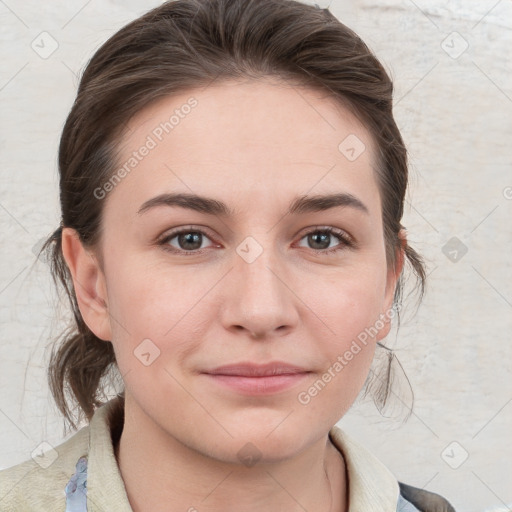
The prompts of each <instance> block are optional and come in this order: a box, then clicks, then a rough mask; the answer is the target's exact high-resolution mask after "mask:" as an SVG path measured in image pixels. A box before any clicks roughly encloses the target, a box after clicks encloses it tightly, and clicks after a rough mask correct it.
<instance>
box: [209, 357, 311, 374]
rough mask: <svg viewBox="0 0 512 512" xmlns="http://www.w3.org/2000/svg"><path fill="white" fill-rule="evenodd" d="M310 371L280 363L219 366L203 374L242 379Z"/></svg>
mask: <svg viewBox="0 0 512 512" xmlns="http://www.w3.org/2000/svg"><path fill="white" fill-rule="evenodd" d="M307 372H308V370H306V369H305V368H301V367H300V366H295V365H292V364H288V363H283V362H280V361H276V362H271V363H266V364H254V363H246V362H241V363H234V364H227V365H224V366H218V367H217V368H213V369H212V370H207V371H205V372H203V373H208V374H210V375H238V376H241V377H266V376H272V375H290V374H294V373H307Z"/></svg>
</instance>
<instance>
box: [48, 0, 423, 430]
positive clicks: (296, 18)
mask: <svg viewBox="0 0 512 512" xmlns="http://www.w3.org/2000/svg"><path fill="white" fill-rule="evenodd" d="M271 76H272V77H278V78H280V79H284V80H285V81H287V82H289V83H296V84H298V85H301V86H306V87H311V88H314V89H320V90H323V91H325V92H326V93H327V94H328V95H329V96H330V97H332V98H334V99H337V100H338V101H339V102H341V103H342V104H343V105H344V106H345V107H347V106H348V108H350V109H351V110H352V111H353V112H354V113H355V114H356V116H357V117H358V118H359V119H360V121H361V122H362V123H363V124H364V125H365V126H366V128H367V129H368V130H369V131H370V133H371V134H372V136H373V138H374V141H375V146H376V147H377V153H378V154H377V159H378V168H377V169H376V174H377V180H378V185H379V190H380V194H381V200H382V216H383V230H384V238H385V243H386V257H387V264H388V266H394V265H395V264H396V261H395V259H396V250H397V249H398V248H400V247H403V249H404V251H405V257H406V259H407V260H408V262H409V265H410V266H411V267H412V269H413V271H414V273H415V274H416V277H417V278H418V281H419V285H420V286H419V287H417V288H416V289H417V290H419V291H420V299H421V297H422V296H423V294H424V289H425V269H424V264H423V260H422V258H421V257H420V256H419V255H418V254H417V253H416V252H415V251H414V250H413V249H412V248H411V247H409V245H407V244H405V245H402V242H401V240H400V239H399V237H398V233H399V231H400V229H401V228H402V225H401V223H400V220H401V218H402V214H403V204H404V197H405V192H406V188H407V181H408V166H407V153H406V149H405V146H404V144H403V141H402V137H401V135H400V132H399V130H398V128H397V125H396V123H395V121H394V118H393V114H392V93H393V85H392V82H391V80H390V78H389V77H388V75H387V73H386V72H385V70H384V68H383V67H382V65H381V64H380V62H379V61H378V60H377V58H376V57H375V56H374V55H373V53H372V52H371V51H370V50H369V48H368V47H367V46H366V45H365V43H364V42H363V41H362V40H361V39H360V38H359V37H358V36H357V35H356V34H355V33H354V32H353V31H352V30H350V29H349V28H347V27H346V26H345V25H343V24H342V23H341V22H340V21H339V20H338V19H337V18H335V17H334V16H333V15H332V14H331V13H330V12H329V11H328V10H327V9H320V8H318V7H316V6H315V7H313V6H308V5H305V4H302V3H299V2H296V1H294V0H174V1H168V2H165V3H164V4H162V5H161V6H160V7H157V8H155V9H153V10H151V11H149V12H147V13H146V14H145V15H143V16H142V17H140V18H138V19H136V20H135V21H133V22H131V23H129V24H128V25H126V26H125V27H123V28H122V29H121V30H119V31H118V32H117V33H116V34H114V35H113V36H112V37H111V38H110V39H109V40H108V41H107V42H105V43H104V44H103V45H102V46H101V47H100V48H99V50H98V51H97V52H96V53H95V54H94V56H93V57H92V58H91V60H90V61H89V63H88V65H87V66H86V68H85V70H84V71H83V74H82V77H81V80H80V83H79V87H78V92H77V97H76V99H75V102H74V104H73V107H72V109H71V111H70V113H69V115H68V118H67V120H66V123H65V126H64V129H63V132H62V137H61V140H60V147H59V161H58V164H59V172H60V203H61V210H62V221H61V226H60V227H59V228H58V229H57V230H56V231H55V232H54V233H53V234H52V235H51V236H50V237H49V238H48V240H47V241H46V243H45V244H44V245H43V247H42V250H45V251H48V253H49V258H50V260H51V265H52V274H53V277H54V280H55V282H56V283H57V284H58V283H60V284H61V285H62V286H63V287H64V291H65V293H66V295H67V297H68V298H69V301H70V303H71V308H72V311H73V314H74V320H75V323H74V325H73V326H71V327H70V328H69V329H68V330H67V331H66V332H65V333H64V334H63V336H62V342H61V343H60V344H59V345H54V346H53V351H52V354H51V359H50V365H49V369H48V379H49V385H50V390H51V392H52V394H53V397H54V399H55V401H56V404H57V406H58V408H59V410H60V411H61V412H62V414H63V415H64V416H65V418H66V419H67V420H68V421H69V422H70V424H71V425H72V426H73V428H75V429H76V428H77V427H76V424H75V422H74V421H73V417H72V410H71V408H70V406H69V405H68V402H67V399H66V394H70V397H69V398H70V399H71V400H72V402H73V403H74V405H75V407H76V405H78V409H79V410H78V416H79V419H80V418H82V417H83V414H85V416H86V417H87V419H88V420H90V419H91V417H92V415H93V413H94V410H95V408H96V407H97V406H99V405H101V404H102V402H101V400H100V399H99V392H101V391H102V385H101V382H102V379H103V378H104V377H106V376H107V375H108V374H109V370H111V369H116V366H117V365H116V361H115V357H114V351H113V347H112V343H110V342H105V341H102V340H100V339H98V338H97V337H96V336H95V335H94V334H93V333H92V332H91V331H90V329H89V328H88V327H87V325H86V324H85V322H84V320H83V318H82V316H81V314H80V310H79V308H78V305H77V300H76V296H75V293H74V289H73V283H72V280H71V276H70V273H69V270H68V268H67V265H66V263H65V261H64V258H63V255H62V247H61V234H62V228H63V227H70V228H73V229H75V230H76V231H77V233H78V234H79V236H80V239H81V241H82V243H83V244H84V245H86V246H88V247H90V248H92V247H97V244H98V241H99V239H100V236H101V217H102V207H103V205H104V201H101V200H98V199H97V198H96V196H95V194H94V191H95V189H97V188H98V187H100V186H101V185H102V184H104V183H106V182H107V180H108V179H109V177H111V176H112V175H113V173H114V171H115V169H116V165H117V162H116V155H117V153H116V152H117V150H118V144H119V142H120V139H121V136H122V134H123V129H124V128H125V126H126V123H127V122H128V121H129V120H130V118H131V117H132V116H134V115H135V114H136V113H137V112H139V111H140V110H141V109H142V108H144V107H146V106H147V105H149V104H150V103H151V102H154V101H155V100H157V99H160V98H162V97H164V96H168V95H172V94H175V93H179V92H184V91H187V90H189V89H192V88H197V87H202V86H205V87H206V86H208V85H209V84H211V83H212V82H213V81H214V80H217V81H220V82H222V80H230V79H240V78H253V79H258V78H262V77H271ZM340 142H341V141H340ZM403 274H404V272H403V271H402V274H401V276H400V279H399V281H398V283H397V287H396V289H395V297H394V299H395V304H399V303H400V301H401V298H402V289H403ZM389 386H390V375H389V368H388V370H387V375H386V377H385V379H384V385H383V386H379V387H378V390H380V391H378V392H377V393H376V396H375V398H374V399H375V400H376V403H378V404H379V403H380V405H381V406H382V404H385V402H386V399H387V397H388V394H389Z"/></svg>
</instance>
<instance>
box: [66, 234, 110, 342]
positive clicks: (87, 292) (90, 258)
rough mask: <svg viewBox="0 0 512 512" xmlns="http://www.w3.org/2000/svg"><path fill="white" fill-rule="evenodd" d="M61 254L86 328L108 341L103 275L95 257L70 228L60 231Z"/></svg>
mask: <svg viewBox="0 0 512 512" xmlns="http://www.w3.org/2000/svg"><path fill="white" fill-rule="evenodd" d="M62 254H63V256H64V259H65V261H66V264H67V266H68V268H69V271H70V273H71V277H72V279H73V286H74V289H75V294H76V298H77V302H78V307H79V308H80V313H81V314H82V318H83V319H84V322H85V323H86V324H87V327H89V329H90V330H91V331H92V332H93V333H94V334H95V335H96V336H97V337H98V338H100V339H102V340H104V341H110V340H111V339H112V332H111V328H110V317H109V314H108V304H107V288H106V283H105V276H104V274H103V271H102V270H101V267H100V265H99V262H98V260H97V258H96V257H95V256H94V254H93V253H92V251H90V250H88V249H86V248H85V247H84V246H83V244H82V242H81V240H80V238H79V236H78V233H77V232H76V231H75V230H74V229H72V228H63V230H62Z"/></svg>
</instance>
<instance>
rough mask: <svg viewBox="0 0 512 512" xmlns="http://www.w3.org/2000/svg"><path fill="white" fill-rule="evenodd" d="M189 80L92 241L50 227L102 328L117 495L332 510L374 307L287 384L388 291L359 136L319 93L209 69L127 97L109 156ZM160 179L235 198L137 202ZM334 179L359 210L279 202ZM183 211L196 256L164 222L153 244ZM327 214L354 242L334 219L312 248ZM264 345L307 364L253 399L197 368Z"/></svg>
mask: <svg viewBox="0 0 512 512" xmlns="http://www.w3.org/2000/svg"><path fill="white" fill-rule="evenodd" d="M192 96H193V97H194V98H196V99H197V101H198V105H197V106H196V107H195V108H194V109H193V110H192V111H191V112H190V114H188V115H187V116H185V117H184V118H183V119H181V120H180V123H179V125H177V126H176V127H175V128H174V129H173V131H172V132H171V133H170V134H168V135H166V136H165V137H164V139H163V140H162V141H161V142H160V143H159V144H158V146H157V147H156V148H154V149H153V150H152V151H151V152H150V153H149V154H148V155H147V156H146V157H145V158H144V159H143V160H142V161H141V162H140V163H139V164H138V165H137V167H136V168H135V169H134V170H132V171H131V173H130V174H129V175H127V176H126V177H125V178H124V179H123V180H122V181H121V182H120V183H119V184H117V186H116V187H115V188H114V190H112V191H111V192H109V194H108V196H107V197H106V198H105V199H103V201H105V204H104V212H103V219H102V223H103V233H102V238H101V244H100V245H99V247H97V248H96V250H94V251H93V250H91V249H87V248H84V247H83V246H82V244H81V243H80V241H79V239H78V238H77V236H76V234H75V232H74V231H73V230H71V229H69V228H66V229H64V230H63V252H64V257H65V259H66V262H67V264H68V266H69V268H70V271H71V274H72V276H73V281H74V286H75V290H76V294H77V299H78V303H79V306H80V310H81V313H82V316H83V318H84V320H85V322H86V323H87V325H88V326H89V327H90V329H91V330H92V331H93V332H94V333H95V334H96V335H97V336H98V337H99V338H101V339H103V340H106V341H107V340H111V342H112V343H113V346H114V350H115V354H116V358H117V362H118V366H119V369H120V372H121V375H122V376H123V379H124V383H125V394H126V411H125V425H124V430H123V433H122V436H121V439H120V443H119V447H118V454H117V455H118V462H119V467H120V471H121V474H122V477H123V479H124V481H125V486H126V489H127V493H128V497H129V500H130V502H131V504H132V508H133V510H134V511H153V512H155V511H156V512H158V511H164V510H165V511H167V512H168V511H169V510H171V511H174V510H176V511H178V510H180V511H183V510H193V509H191V507H195V509H197V510H199V511H200V512H202V511H212V512H213V511H221V510H226V507H228V508H233V504H236V509H237V510H241V511H244V512H251V511H256V510H258V511H260V510H267V511H281V510H287V511H295V510H297V511H298V510H303V509H304V508H305V509H307V510H308V511H309V512H315V511H326V510H332V511H346V510H348V505H347V478H346V474H345V465H344V460H343V456H342V455H341V454H340V452H339V451H338V450H337V449H335V448H334V446H333V445H332V443H331V441H330V440H329V439H328V433H329V430H330V429H331V428H332V426H333V425H335V423H336V422H337V421H338V420H339V419H340V418H341V417H342V416H343V415H344V414H345V412H346V411H347V410H348V408H349V407H350V406H351V405H352V403H353V402H354V400H355V398H356V396H357V394H358V393H359V391H360V389H361V387H362V386H363V384H364V381H365V379H366V376H367V374H368V370H369V367H370V364H371V361H372V358H373V354H374V350H375V344H376V342H377V341H378V340H381V339H382V338H384V337H385V336H386V335H387V334H388V332H389V328H390V322H389V321H386V322H385V324H384V327H383V328H382V329H380V330H379V332H378V334H377V335H376V336H375V337H374V338H372V339H370V340H369V341H368V343H367V345H366V346H362V350H361V351H360V352H358V354H357V355H355V356H354V358H353V359H352V360H351V361H350V362H348V364H346V366H345V367H344V368H343V370H342V371H340V372H339V373H337V374H336V376H335V377H334V378H332V380H331V381H330V382H329V383H328V384H327V385H326V386H325V387H324V388H323V389H322V390H321V391H320V392H319V393H318V394H317V395H316V396H314V397H312V398H311V400H310V402H309V403H308V404H305V405H304V404H301V403H300V402H299V401H298V399H297V396H298V394H299V393H300V392H301V391H304V390H307V389H308V388H309V386H311V384H312V383H313V382H315V381H316V380H318V379H319V378H321V377H322V374H324V372H326V371H327V369H328V368H329V367H332V365H333V363H334V362H335V361H336V360H337V358H338V356H340V355H343V354H344V353H345V351H346V350H347V349H348V348H349V347H350V345H351V343H352V342H353V340H354V339H356V338H357V336H358V334H360V333H361V332H363V331H364V330H365V328H367V327H370V326H372V325H374V324H375V322H376V320H377V319H378V318H379V315H381V314H383V313H386V312H387V311H389V310H390V308H391V307H392V304H393V293H394V290H395V286H396V283H397V279H398V277H399V274H400V271H401V268H402V264H403V253H402V252H400V251H398V252H397V262H398V263H397V265H396V268H394V269H393V268H388V265H387V263H386V255H385V245H384V237H383V229H382V215H381V199H380V195H379V190H378V187H377V181H376V175H375V170H374V168H375V166H376V163H375V158H374V154H375V151H374V146H373V142H372V139H371V137H370V135H369V133H368V131H367V130H366V129H365V128H364V127H363V126H362V125H361V124H360V123H359V122H358V121H357V120H356V118H355V117H354V116H353V115H352V114H350V113H349V111H348V110H347V109H345V108H344V107H342V106H341V105H339V104H338V103H335V102H334V101H332V100H331V99H329V98H328V97H327V96H326V95H325V94H322V93H320V92H318V91H314V90H312V89H305V88H297V87H291V86H290V85H288V84H286V83H283V82H278V81H276V80H270V79H267V80H260V81H243V82H240V81H239V82H224V83H222V84H218V85H215V86H210V87H208V88H206V89H197V90H192V91H187V92H186V93H183V94H180V95H177V96H174V97H167V98H165V99H162V100H160V101H158V102H157V103H155V104H152V105H151V106H149V107H147V108H146V109H144V110H142V111H140V112H139V113H138V114H137V115H136V116H135V117H134V118H132V120H131V121H130V123H129V128H130V130H129V131H128V133H127V134H126V135H125V136H124V138H123V141H122V145H121V147H122V149H121V153H120V158H119V164H120V165H122V164H123V163H124V162H125V161H126V160H127V159H128V158H129V156H130V154H131V153H132V152H133V151H135V150H137V148H140V147H141V146H142V145H143V144H144V141H145V140H146V137H147V136H148V134H150V133H151V131H152V130H153V129H154V127H155V126H157V125H158V124H159V123H160V122H162V121H164V120H166V119H168V118H169V116H170V114H171V113H172V111H173V110H174V109H175V108H179V107H180V105H183V104H184V103H186V101H187V100H188V99H189V98H190V97H192ZM350 134H355V135H356V136H357V137H358V138H359V139H360V140H361V141H363V142H364V144H365V146H366V150H365V151H364V152H363V153H362V154H361V155H360V156H359V157H358V158H357V159H356V160H355V161H352V162H351V161H349V160H348V159H347V158H346V157H345V156H344V155H343V154H342V153H341V152H340V151H339V150H338V145H339V144H340V142H342V141H343V140H344V139H345V138H346V137H347V136H348V135H350ZM168 192H184V193H195V194H200V195H204V196H209V197H213V198H215V199H218V200H221V201H223V202H225V203H226V204H227V205H228V207H230V208H232V209H233V210H235V212H236V213H235V215H234V216H232V217H222V216H213V215H208V214H206V213H201V212H196V211H192V210H188V209H184V208H180V207H177V206H172V207H171V206H158V207H154V208H152V209H149V210H147V211H146V212H145V213H143V214H138V213H137V212H138V210H139V208H140V207H141V205H142V204H143V203H144V202H145V201H147V200H148V199H151V198H153V197H155V196H158V195H159V194H162V193H168ZM333 192H346V193H350V194H352V195H353V196H355V197H357V198H358V199H359V200H360V201H361V202H363V203H364V204H365V205H366V207H367V209H368V213H364V212H362V211H360V210H358V209H356V208H352V207H348V206H347V207H337V208H332V209H329V210H326V211H320V212H308V213H303V214H293V215H285V213H286V211H287V209H288V206H289V204H290V203H291V202H292V200H293V199H295V198H296V196H299V195H308V196H311V195H316V194H325V193H333ZM189 225H193V226H194V227H195V228H196V230H195V231H197V228H201V229H202V230H203V231H205V233H206V236H203V238H202V240H200V242H199V243H198V244H197V245H196V247H201V249H199V250H197V249H195V250H196V253H195V254H193V255H190V254H188V255H187V254H184V253H185V252H186V250H187V249H186V247H187V246H185V247H184V246H183V243H182V244H181V245H180V243H179V239H178V237H176V236H175V237H174V238H173V239H171V240H169V241H167V242H166V243H167V247H169V246H170V247H171V248H174V249H175V250H176V251H180V249H181V252H180V253H172V252H169V251H166V250H165V247H166V246H165V245H163V244H160V245H159V243H158V239H159V237H160V235H163V234H167V233H170V231H171V229H173V228H180V227H184V228H185V229H186V228H187V227H189ZM329 226H332V227H333V228H336V229H338V230H342V231H343V232H345V233H347V234H348V235H349V236H351V237H352V238H353V239H354V240H355V242H356V245H355V247H353V248H351V247H347V246H345V245H344V244H343V241H342V240H340V239H339V238H337V236H336V235H335V234H334V235H331V237H330V238H328V239H327V243H328V245H329V248H332V247H338V248H339V249H340V250H338V251H336V252H331V253H329V254H327V253H325V251H323V252H322V248H323V247H325V245H324V246H321V245H318V244H317V245H315V244H314V241H311V240H310V239H309V238H308V236H307V234H308V233H309V232H315V228H318V227H320V228H325V227H329ZM189 231H192V232H195V231H194V229H189ZM317 231H318V229H317ZM248 236H251V237H253V238H254V239H255V240H256V241H257V243H258V244H259V245H260V246H261V249H262V253H261V254H260V255H259V257H258V258H256V259H255V261H253V262H252V263H248V262H247V261H245V260H244V259H243V258H242V257H241V256H240V255H239V254H238V253H237V251H236V249H237V247H239V246H240V244H241V243H242V242H243V241H244V240H245V239H246V237H248ZM401 236H402V238H404V235H403V233H402V234H401ZM404 240H405V238H404ZM199 244H201V245H199ZM326 245H327V244H326ZM242 246H243V245H242ZM188 247H190V246H188ZM189 252H190V249H189ZM381 317H382V316H381ZM144 339H150V340H152V342H153V343H154V344H155V345H156V346H157V347H158V348H159V350H160V355H159V356H158V357H157V358H156V359H154V361H153V362H152V363H151V364H149V365H147V366H146V365H144V364H142V363H141V361H140V360H139V359H138V358H137V357H136V356H135V355H134V350H136V349H137V347H138V346H139V344H140V343H141V342H142V340H144ZM276 360H279V361H285V362H288V363H291V364H295V365H298V366H301V367H304V368H306V369H308V370H309V371H310V372H311V373H310V374H308V375H307V376H306V377H305V378H304V379H303V380H302V381H301V382H300V383H298V384H297V385H294V386H293V387H291V388H289V389H286V390H284V391H281V392H279V393H275V394H273V395H268V396H256V397H248V396H245V395H241V394H240V393H238V392H236V391H233V390H231V389H227V388H225V387H222V386H220V385H218V384H217V383H216V382H212V381H211V379H210V378H209V377H207V376H205V375H201V374H200V373H199V372H200V371H201V370H204V369H211V368H213V367H216V366H220V365H224V364H228V363H235V362H240V361H253V362H257V363H266V362H269V361H276ZM247 443H252V445H254V446H255V447H256V448H257V450H258V453H259V454H260V455H261V459H260V460H259V461H258V462H257V463H256V464H255V465H253V466H251V467H248V466H247V465H245V464H243V463H242V462H241V460H240V459H239V457H238V455H237V454H238V452H239V450H240V449H241V448H242V447H244V445H246V444H247ZM331 494H332V496H331ZM331 500H332V502H331Z"/></svg>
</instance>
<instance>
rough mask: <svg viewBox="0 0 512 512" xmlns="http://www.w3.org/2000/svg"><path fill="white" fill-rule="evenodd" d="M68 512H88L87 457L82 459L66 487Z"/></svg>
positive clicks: (79, 460)
mask: <svg viewBox="0 0 512 512" xmlns="http://www.w3.org/2000/svg"><path fill="white" fill-rule="evenodd" d="M65 491H66V512H87V457H80V458H79V459H78V462H77V463H76V471H75V474H74V475H73V476H72V477H71V478H70V480H69V482H68V483H67V485H66V489H65Z"/></svg>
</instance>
